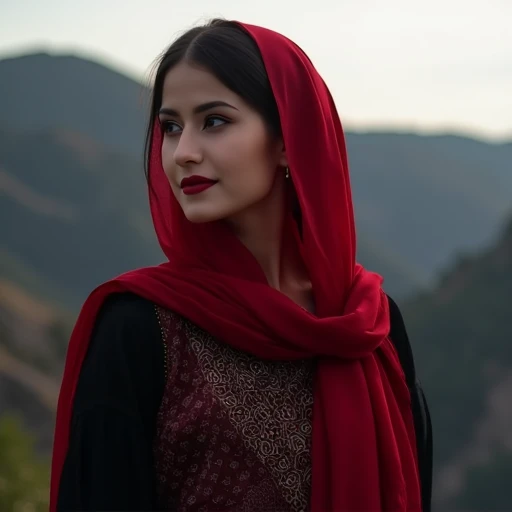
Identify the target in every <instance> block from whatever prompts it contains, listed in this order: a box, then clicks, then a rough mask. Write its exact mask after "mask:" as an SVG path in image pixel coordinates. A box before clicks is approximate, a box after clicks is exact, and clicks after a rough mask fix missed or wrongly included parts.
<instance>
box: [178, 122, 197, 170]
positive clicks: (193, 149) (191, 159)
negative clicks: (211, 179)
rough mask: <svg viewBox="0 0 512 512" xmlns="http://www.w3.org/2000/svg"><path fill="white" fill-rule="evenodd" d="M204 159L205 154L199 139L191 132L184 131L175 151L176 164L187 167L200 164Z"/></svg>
mask: <svg viewBox="0 0 512 512" xmlns="http://www.w3.org/2000/svg"><path fill="white" fill-rule="evenodd" d="M202 159H203V154H202V150H201V147H200V145H199V141H198V140H197V137H195V136H194V134H193V133H192V131H191V130H189V131H187V130H186V129H185V130H183V132H182V133H181V135H180V138H179V142H178V145H177V146H176V149H175V151H174V162H175V163H176V165H178V166H180V167H185V166H186V165H188V164H198V163H200V162H201V161H202Z"/></svg>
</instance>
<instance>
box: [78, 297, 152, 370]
mask: <svg viewBox="0 0 512 512" xmlns="http://www.w3.org/2000/svg"><path fill="white" fill-rule="evenodd" d="M160 345H161V336H160V328H159V325H158V318H157V314H156V310H155V305H154V304H153V303H152V302H151V301H149V300H147V299H144V298H142V297H140V296H138V295H135V294H133V293H116V294H112V295H109V296H108V297H107V298H106V299H105V301H104V303H103V304H102V306H101V308H100V310H99V312H98V314H97V316H96V320H95V323H94V327H93V331H92V334H91V339H90V340H89V348H88V354H87V357H86V359H90V358H93V359H96V360H98V359H101V360H104V361H114V360H116V358H119V357H120V356H121V355H122V356H123V358H124V359H126V358H127V359H128V360H130V361H131V360H133V361H137V359H140V358H141V357H145V356H149V357H155V356H156V355H157V354H158V353H159V352H160Z"/></svg>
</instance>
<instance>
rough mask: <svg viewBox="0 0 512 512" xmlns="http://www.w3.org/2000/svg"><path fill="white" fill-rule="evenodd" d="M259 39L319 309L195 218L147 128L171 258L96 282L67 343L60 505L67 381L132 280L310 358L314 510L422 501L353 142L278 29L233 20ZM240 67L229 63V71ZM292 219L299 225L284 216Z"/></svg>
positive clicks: (192, 315)
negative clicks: (355, 201) (106, 305)
mask: <svg viewBox="0 0 512 512" xmlns="http://www.w3.org/2000/svg"><path fill="white" fill-rule="evenodd" d="M240 26H241V27H242V28H243V29H244V30H245V31H246V32H247V33H248V34H249V35H250V36H251V37H252V39H253V40H254V41H255V43H256V45H257V46H258V48H259V50H260V52H261V55H262V57H263V61H264V64H265V67H266V70H267V74H268V77H269V81H270V84H271V87H272V90H273V93H274V96H275V99H276V102H277V105H278V109H279V115H280V119H281V127H282V133H283V139H284V143H285V146H286V151H287V157H288V161H289V167H290V171H291V175H292V179H293V185H294V188H295V191H296V194H297V198H298V201H299V204H300V208H301V213H302V236H301V239H300V243H301V246H300V250H301V253H302V257H303V258H304V261H305V264H306V267H307V269H308V271H309V274H310V278H311V282H312V285H313V290H314V296H315V305H316V314H315V315H312V314H310V313H308V312H307V311H305V310H303V309H302V308H300V307H299V306H297V305H296V304H294V303H293V302H292V301H291V300H290V299H289V298H288V297H286V296H284V295H283V294H281V293H280V292H278V291H276V290H274V289H272V288H270V287H269V286H268V285H267V282H266V279H265V275H264V274H263V271H262V269H261V268H260V266H259V265H258V263H257V261H256V260H255V258H254V257H253V256H252V254H251V253H250V252H249V251H248V250H247V249H246V248H245V247H244V246H243V245H242V244H241V243H240V242H239V240H238V239H237V238H236V237H235V236H234V235H233V234H232V233H231V232H230V231H229V229H228V228H227V227H226V226H225V225H224V224H222V223H220V222H219V223H208V224H193V225H192V224H190V223H189V222H188V221H187V220H186V219H185V217H184V215H183V212H182V211H181V208H180V206H179V204H178V203H177V201H176V200H175V198H174V196H173V194H172V191H171V189H170V185H169V183H168V181H167V178H166V177H165V174H164V172H163V169H162V163H161V144H162V137H161V133H160V130H159V128H157V127H156V126H155V128H154V130H153V135H152V140H151V162H150V169H149V178H150V187H149V190H150V204H151V213H152V216H153V222H154V226H155V230H156V233H157V236H158V239H159V242H160V245H161V246H162V249H163V251H164V253H165V255H166V256H167V258H168V261H167V262H166V263H163V264H162V265H159V266H156V267H148V268H144V269H139V270H135V271H132V272H128V273H126V274H123V275H121V276H119V277H117V278H116V279H113V280H112V281H109V282H107V283H105V284H103V285H101V286H100V287H99V288H97V289H96V290H94V291H93V293H92V294H91V295H90V296H89V298H88V299H87V301H86V302H85V304H84V306H83V308H82V311H81V313H80V315H79V318H78V320H77V323H76V325H75V328H74V330H73V333H72V336H71V340H70V343H69V348H68V354H67V357H66V365H65V370H64V376H63V382H62V387H61V393H60V396H59V404H58V410H57V424H56V430H55V443H54V452H53V463H52V481H51V499H50V502H51V503H50V510H51V511H52V512H55V510H56V505H57V496H58V487H59V482H60V476H61V472H62V467H63V464H64V461H65V458H66V453H67V449H68V443H69V430H70V422H71V415H72V407H73V400H74V394H75V389H76V386H77V382H78V378H79V375H80V369H81V365H82V362H83V360H84V358H85V355H86V352H87V346H88V341H89V338H90V335H91V332H92V328H93V325H94V323H95V319H96V316H97V314H98V311H99V309H100V307H101V305H102V304H103V302H104V300H105V299H106V297H107V296H108V295H110V294H112V293H117V292H123V291H130V292H133V293H136V294H138V295H140V296H142V297H144V298H146V299H148V300H151V301H153V302H155V303H156V304H158V305H160V306H162V307H164V308H168V309H170V310H173V311H175V312H176V313H178V314H180V315H182V316H184V317H186V318H188V319H189V320H191V321H192V322H194V323H196V324H197V325H198V326H199V327H201V328H202V329H204V330H206V331H207V332H209V333H210V334H211V335H212V336H214V337H215V338H217V339H218V340H220V341H222V342H225V343H228V344H230V345H232V346H233V347H235V348H237V349H240V350H244V351H247V352H250V353H252V354H254V355H255V356H257V357H260V358H263V359H274V360H279V359H283V360H290V359H291V360H293V359H299V358H305V357H315V358H318V361H319V363H318V370H317V377H316V381H315V389H314V393H315V395H314V398H315V401H314V408H313V438H312V454H311V456H312V498H311V510H312V511H313V512H320V511H327V510H329V511H347V512H348V511H350V512H353V511H369V510H371V511H407V512H411V511H420V510H421V496H420V484H419V476H418V467H417V457H416V448H415V447H416V441H415V434H414V424H413V418H412V411H411V403H410V396H409V391H408V389H407V385H406V383H405V378H404V374H403V371H402V369H401V366H400V362H399V360H398V357H397V354H396V352H395V350H394V347H393V345H392V343H391V342H390V340H389V339H388V334H389V330H390V320H389V310H388V302H387V297H386V296H385V294H384V292H383V291H382V288H381V284H382V279H381V277H380V276H378V275H377V274H374V273H371V272H368V271H367V270H365V269H364V268H363V267H362V266H361V265H358V264H356V262H355V252H356V250H355V248H356V244H355V228H354V213H353V206H352V196H351V190H350V182H349V173H348V162H347V153H346V148H345V142H344V135H343V131H342V127H341V123H340V120H339V117H338V114H337V112H336V108H335V106H334V102H333V100H332V97H331V95H330V93H329V91H328V89H327V87H326V85H325V84H324V82H323V80H322V79H321V77H320V75H319V74H318V73H317V72H316V70H315V69H314V67H313V65H312V64H311V62H310V60H309V59H308V57H307V56H306V55H305V54H304V53H303V52H302V50H301V49H300V48H299V47H298V46H297V45H295V44H294V43H293V42H291V41H290V40H288V39H287V38H286V37H284V36H282V35H280V34H278V33H276V32H273V31H270V30H267V29H264V28H261V27H256V26H252V25H246V24H240ZM234 72H236V70H234ZM289 222H290V224H289V226H288V228H289V229H291V230H293V229H296V228H295V227H294V226H293V225H292V224H291V223H292V222H293V221H292V219H291V215H290V218H289Z"/></svg>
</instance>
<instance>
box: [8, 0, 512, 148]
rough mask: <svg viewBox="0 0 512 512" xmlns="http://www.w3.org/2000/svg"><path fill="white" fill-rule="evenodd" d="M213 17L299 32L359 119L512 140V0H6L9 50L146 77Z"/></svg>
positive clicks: (347, 116) (344, 107) (351, 122)
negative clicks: (181, 38) (178, 41)
mask: <svg viewBox="0 0 512 512" xmlns="http://www.w3.org/2000/svg"><path fill="white" fill-rule="evenodd" d="M212 16H222V17H225V18H230V19H237V20H240V21H245V22H248V23H252V24H257V25H263V26H266V27H268V28H271V29H274V30H277V31H278V32H282V33H283V34H285V35H287V36H288V37H290V38H291V39H293V40H294V41H295V42H297V43H298V44H299V45H300V46H301V47H302V48H303V49H304V50H305V51H306V53H308V54H309V56H310V57H311V59H312V60H313V62H314V63H315V65H316V67H317V68H318V70H319V71H320V73H321V74H322V75H323V77H324V79H325V81H326V82H327V84H328V86H329V88H330V89H331V91H332V94H333V96H334V98H335V101H336V104H337V107H338V110H339V113H340V116H341V118H342V121H343V122H344V124H345V126H346V127H347V128H351V129H365V128H374V127H391V128H395V129H396V128H403V129H414V130H418V131H424V130H427V131H431V130H434V131H439V130H449V131H458V132H463V133H469V134H473V135H476V136H481V137H485V138H493V139H503V138H508V139H512V31H511V27H512V0H428V1H424V0H309V1H305V0H181V1H177V0H87V1H85V0H83V1H78V0H74V1H69V0H67V1H66V0H0V58H3V57H6V56H11V55H17V54H20V53H24V52H27V51H32V50H34V49H41V48H44V49H46V50H48V51H50V52H51V53H63V52H65V53H70V52H72V53H76V54H79V55H82V56H86V57H89V58H93V59H95V60H99V61H101V62H103V63H107V64H108V65H110V66H112V67H114V68H116V69H117V70H120V71H122V72H124V73H127V74H129V75H130V76H132V77H135V78H139V79H140V78H144V77H145V76H146V74H147V73H148V71H149V69H150V66H151V65H152V63H153V61H154V59H155V58H156V57H157V55H158V54H159V53H160V51H161V50H163V49H164V48H165V47H166V46H167V45H168V44H169V43H170V42H171V41H172V40H173V38H174V37H175V36H176V35H177V34H178V33H179V32H180V31H182V30H184V29H186V28H189V27H191V26H193V25H194V24H196V23H198V22H200V21H201V20H204V19H207V18H209V17H212ZM36 79H37V77H36Z"/></svg>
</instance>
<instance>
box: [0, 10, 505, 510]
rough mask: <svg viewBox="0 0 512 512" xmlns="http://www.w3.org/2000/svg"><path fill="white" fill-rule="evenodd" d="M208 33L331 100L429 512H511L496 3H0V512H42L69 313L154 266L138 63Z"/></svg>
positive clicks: (142, 70) (144, 86)
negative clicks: (232, 25)
mask: <svg viewBox="0 0 512 512" xmlns="http://www.w3.org/2000/svg"><path fill="white" fill-rule="evenodd" d="M214 16H222V17H226V18H231V19H238V20H241V21H245V22H249V23H254V24H261V25H264V26H267V27H269V28H272V29H274V30H277V31H279V32H282V33H284V34H286V35H287V36H289V37H290V38H291V39H293V40H295V41H296V42H297V43H298V44H299V45H300V46H301V47H302V48H303V49H304V50H305V51H306V53H308V54H309V56H310V57H311V59H312V60H313V62H314V63H315V65H316V66H317V68H318V69H319V71H320V72H321V74H322V75H323V77H324V79H325V80H326V82H327V84H328V85H329V87H330V89H331V92H332V94H333V96H334V98H335V101H336V104H337V107H338V110H339V113H340V116H341V119H342V122H343V124H344V127H345V130H346V136H347V144H348V149H349V157H350V163H351V175H352V183H353V192H354V201H355V208H356V218H357V226H358V232H359V238H358V253H359V254H358V255H359V260H360V261H361V262H362V263H364V264H365V265H366V266H367V267H368V268H370V269H372V270H376V271H378V272H380V273H381V274H383V276H384V278H385V288H386V291H387V292H388V293H389V294H391V295H392V296H393V297H394V298H395V300H397V302H398V303H399V304H400V306H401V307H402V310H403V314H404V317H405V320H406V324H407V327H408V331H409V335H410V338H411V342H412V344H413V349H414V351H415V357H416V361H417V367H418V371H419V374H420V378H421V380H422V382H423V385H424V387H425V390H426V393H427V396H428V399H429V403H430V406H431V412H432V417H433V421H434V435H435V474H434V489H435V492H434V494H435V507H434V508H435V510H475V511H476V510H478V511H484V510H485V511H489V510H500V511H504V510H512V488H511V485H510V483H511V482H512V335H511V332H510V328H509V324H510V321H509V318H510V316H511V314H512V301H511V300H510V298H511V295H512V194H511V192H512V93H511V91H512V37H511V36H510V35H509V27H510V23H511V22H512V2H510V1H509V0H430V1H429V2H419V1H411V0H408V1H406V0H387V1H386V2H382V1H377V0H358V1H357V2H355V1H348V0H338V1H335V0H316V1H315V2H311V1H305V0H295V1H291V0H282V1H281V2H275V1H272V0H258V1H257V2H250V3H247V4H245V5H244V3H243V2H238V1H235V0H217V1H216V2H210V1H209V0H189V1H188V2H177V1H176V0H166V1H163V0H152V2H150V3H144V2H142V0H124V1H122V2H121V1H115V0H89V1H88V2H65V1H64V0H46V1H45V2H39V1H36V0H17V1H16V2H6V1H4V2H2V5H1V7H0V219H1V221H0V510H2V511H11V510H13V511H23V512H25V511H26V512H29V511H37V512H39V511H40V510H46V508H47V498H48V478H49V461H50V452H51V445H52V441H53V440H52V435H53V426H54V415H55V408H56V399H57V394H58V389H59V383H60V379H61V372H62V368H63V361H64V357H65V351H66V345H67V342H68V337H69V334H70V330H71V328H72V325H73V323H74V321H75V319H76V316H77V314H78V311H79V309H80V305H81V304H82V302H83V301H84V300H85V298H86V297H87V295H88V293H89V292H90V291H92V289H93V288H94V287H96V286H97V285H98V284H100V283H101V282H103V281H105V280H107V279H109V278H111V277H113V276H115V275H117V274H119V273H121V272H123V271H126V270H129V269H132V268H136V267H140V266H145V265H151V264H155V263H159V262H161V261H162V260H163V256H162V254H161V251H160V249H159V247H158V244H157V242H156V239H155V236H154V233H153V228H152V224H151V221H150V218H149V211H148V205H147V193H146V185H145V181H144V175H143V168H142V150H143V142H144V140H143V139H144V128H145V120H146V112H147V98H148V92H149V89H148V84H150V80H151V71H152V66H153V64H154V61H155V59H156V58H157V57H158V55H159V53H160V52H161V51H162V50H164V49H165V47H166V46H167V45H168V44H169V43H170V42H171V41H172V40H173V39H174V38H175V37H176V36H177V35H178V34H179V33H180V32H181V31H183V30H186V29H188V28H190V27H191V26H193V25H195V24H197V23H200V22H202V21H205V20H206V19H208V18H210V17H214ZM304 129H307V125H305V127H304Z"/></svg>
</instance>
